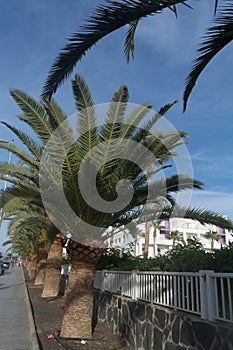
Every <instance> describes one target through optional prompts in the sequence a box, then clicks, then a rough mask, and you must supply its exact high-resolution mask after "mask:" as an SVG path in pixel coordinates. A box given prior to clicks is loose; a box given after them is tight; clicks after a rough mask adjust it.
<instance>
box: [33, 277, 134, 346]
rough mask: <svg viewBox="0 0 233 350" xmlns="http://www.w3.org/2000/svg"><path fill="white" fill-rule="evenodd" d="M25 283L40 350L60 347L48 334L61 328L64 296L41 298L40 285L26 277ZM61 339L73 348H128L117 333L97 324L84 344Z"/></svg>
mask: <svg viewBox="0 0 233 350" xmlns="http://www.w3.org/2000/svg"><path fill="white" fill-rule="evenodd" d="M26 284H27V289H28V292H29V297H30V301H31V306H32V311H33V317H34V322H35V326H36V332H37V336H38V339H39V344H40V348H41V350H58V349H62V346H61V345H60V344H59V343H58V342H57V340H49V339H48V334H51V333H52V332H54V331H59V330H60V329H61V324H62V318H63V312H64V304H65V298H64V297H58V298H56V299H48V300H45V299H42V298H41V292H42V287H38V286H34V285H33V282H32V281H29V280H27V278H26ZM62 341H63V342H64V343H65V344H66V345H68V346H69V347H70V348H71V349H73V350H76V349H83V350H118V349H119V350H120V349H121V350H129V347H128V346H127V345H126V344H124V343H123V341H122V340H121V339H119V338H118V337H117V335H114V334H113V333H112V332H111V331H110V330H109V329H106V327H104V326H102V325H99V324H97V326H96V327H95V330H94V333H93V340H89V341H87V342H86V343H85V344H81V342H80V340H73V339H72V340H71V339H69V340H68V339H65V340H64V339H62Z"/></svg>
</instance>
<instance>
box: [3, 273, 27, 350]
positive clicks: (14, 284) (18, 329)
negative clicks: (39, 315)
mask: <svg viewBox="0 0 233 350" xmlns="http://www.w3.org/2000/svg"><path fill="white" fill-rule="evenodd" d="M27 307H28V305H27V293H26V291H25V283H24V277H23V272H22V269H21V267H18V266H15V267H13V268H12V270H6V271H5V274H4V275H3V276H0V350H31V347H30V329H29V320H28V310H27Z"/></svg>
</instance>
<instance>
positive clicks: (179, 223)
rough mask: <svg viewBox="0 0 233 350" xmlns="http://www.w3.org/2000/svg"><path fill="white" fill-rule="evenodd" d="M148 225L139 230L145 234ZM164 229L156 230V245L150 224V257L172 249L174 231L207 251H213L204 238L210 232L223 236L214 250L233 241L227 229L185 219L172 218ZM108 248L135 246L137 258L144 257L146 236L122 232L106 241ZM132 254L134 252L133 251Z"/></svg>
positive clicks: (143, 225)
mask: <svg viewBox="0 0 233 350" xmlns="http://www.w3.org/2000/svg"><path fill="white" fill-rule="evenodd" d="M145 226H146V225H145V224H140V225H138V228H140V229H141V231H142V232H143V233H144V234H145V232H146V227H145ZM161 226H163V228H162V229H160V230H159V229H156V239H155V244H154V227H153V225H152V224H150V237H149V251H148V257H154V247H155V256H158V255H160V254H164V253H165V252H167V251H168V250H171V249H172V244H173V241H172V239H169V233H170V232H172V231H179V233H180V234H181V235H182V237H183V240H184V241H187V238H190V237H195V238H197V239H198V240H199V241H200V242H201V243H202V245H203V247H204V249H205V250H206V251H211V241H210V240H207V239H205V238H204V235H205V234H206V233H207V232H208V231H217V233H218V234H219V235H220V236H221V238H220V240H219V241H214V248H216V249H219V248H220V247H221V246H222V245H227V244H228V243H229V242H230V241H233V236H232V232H231V231H230V230H227V229H222V228H219V227H216V226H215V225H210V224H205V225H202V224H200V223H199V222H198V221H195V220H191V219H183V218H171V219H165V220H163V221H162V222H161ZM105 245H106V246H107V247H115V248H117V247H118V248H120V249H122V250H123V251H125V250H126V249H128V248H129V247H130V245H131V246H135V252H136V255H137V256H143V252H144V247H145V235H140V236H137V237H133V236H132V235H131V234H130V233H129V230H127V229H124V230H122V231H121V232H118V233H115V234H114V235H113V236H111V237H109V238H108V239H107V240H106V241H105ZM132 254H134V252H133V251H132Z"/></svg>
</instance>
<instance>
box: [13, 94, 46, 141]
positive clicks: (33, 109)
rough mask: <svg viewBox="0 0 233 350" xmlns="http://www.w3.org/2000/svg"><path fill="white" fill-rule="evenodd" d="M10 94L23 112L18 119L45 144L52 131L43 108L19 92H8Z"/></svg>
mask: <svg viewBox="0 0 233 350" xmlns="http://www.w3.org/2000/svg"><path fill="white" fill-rule="evenodd" d="M10 94H11V96H12V97H13V98H14V100H15V102H16V103H17V104H18V106H19V107H20V108H21V110H22V111H23V114H22V115H20V116H19V119H20V120H22V121H24V122H25V123H27V124H28V125H29V126H30V128H31V129H32V130H33V131H34V132H35V133H36V134H37V136H38V137H39V138H40V140H41V141H42V142H43V143H46V142H47V141H48V140H49V138H50V137H51V135H52V131H53V130H52V128H51V126H50V120H49V118H48V116H47V113H46V110H45V108H44V106H43V105H42V104H41V103H38V102H36V101H35V100H34V99H33V98H32V97H31V96H29V95H27V94H26V93H25V92H23V91H21V90H18V89H13V90H11V91H10Z"/></svg>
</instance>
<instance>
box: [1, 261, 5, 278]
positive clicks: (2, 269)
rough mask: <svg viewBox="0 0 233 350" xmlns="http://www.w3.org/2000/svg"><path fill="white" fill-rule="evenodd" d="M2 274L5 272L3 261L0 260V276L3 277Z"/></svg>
mask: <svg viewBox="0 0 233 350" xmlns="http://www.w3.org/2000/svg"><path fill="white" fill-rule="evenodd" d="M4 272H5V268H4V264H3V261H2V260H0V276H2V275H4Z"/></svg>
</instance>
